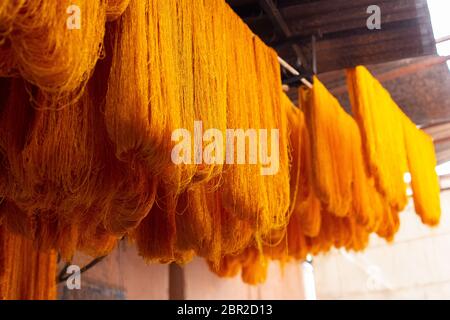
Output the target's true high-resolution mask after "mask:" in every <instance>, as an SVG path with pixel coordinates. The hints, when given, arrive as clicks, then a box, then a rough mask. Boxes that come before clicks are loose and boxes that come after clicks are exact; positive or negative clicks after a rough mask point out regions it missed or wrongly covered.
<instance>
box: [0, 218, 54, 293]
mask: <svg viewBox="0 0 450 320" xmlns="http://www.w3.org/2000/svg"><path fill="white" fill-rule="evenodd" d="M0 249H1V250H0V300H52V299H55V298H56V253H55V252H53V251H48V252H42V251H38V250H36V249H35V248H34V246H33V243H32V242H31V241H30V240H27V239H25V238H23V237H21V236H18V235H14V234H12V233H10V232H9V231H7V230H6V228H5V227H0Z"/></svg>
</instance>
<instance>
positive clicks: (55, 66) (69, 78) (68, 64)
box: [0, 0, 106, 99]
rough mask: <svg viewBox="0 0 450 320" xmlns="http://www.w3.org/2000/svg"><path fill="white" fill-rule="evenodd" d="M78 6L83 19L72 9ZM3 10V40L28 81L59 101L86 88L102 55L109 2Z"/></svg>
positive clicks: (10, 5) (81, 0)
mask: <svg viewBox="0 0 450 320" xmlns="http://www.w3.org/2000/svg"><path fill="white" fill-rule="evenodd" d="M74 6H77V7H76V8H79V13H82V18H81V17H77V13H76V10H69V9H71V8H72V9H73V8H74ZM0 10H1V9H0ZM1 11H3V13H1ZM1 11H0V16H1V15H2V14H3V15H4V17H6V19H5V20H3V19H0V21H4V23H5V24H6V25H5V26H2V27H3V28H6V32H5V34H4V37H5V38H6V39H8V40H9V41H10V42H11V48H12V50H11V54H12V55H13V56H14V60H15V63H16V67H17V69H18V71H19V73H20V75H21V76H22V77H23V78H24V79H26V80H27V81H29V82H31V83H33V84H35V85H37V86H38V87H39V88H40V89H41V90H42V91H43V92H44V93H45V94H51V95H52V96H53V97H54V98H56V99H59V98H61V97H62V98H65V97H67V94H72V93H73V92H74V91H79V90H81V89H82V87H83V84H85V83H86V82H87V80H88V79H89V77H90V75H91V72H92V70H93V68H94V66H95V63H96V62H97V59H98V57H99V55H100V53H101V44H102V40H103V35H104V30H105V19H106V17H105V3H104V1H90V0H74V1H72V0H70V1H69V0H62V1H57V2H55V1H53V0H36V1H11V0H7V1H6V4H5V7H4V8H3V10H1ZM77 19H81V20H80V21H81V24H80V25H79V26H78V24H77ZM72 24H73V25H72ZM78 27H79V29H78Z"/></svg>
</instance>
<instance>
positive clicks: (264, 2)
mask: <svg viewBox="0 0 450 320" xmlns="http://www.w3.org/2000/svg"><path fill="white" fill-rule="evenodd" d="M258 3H259V5H260V7H261V9H263V11H264V12H265V13H266V15H267V17H268V18H269V19H270V21H271V22H272V25H273V26H274V28H275V30H276V31H277V33H278V34H279V35H280V36H281V37H282V38H283V39H287V38H290V37H292V36H293V34H292V32H291V29H290V28H289V26H288V25H287V23H286V21H285V20H284V18H283V16H282V15H281V13H280V11H279V10H278V8H277V6H276V5H275V3H274V2H273V0H258ZM291 47H292V49H293V50H294V52H295V55H296V56H297V59H298V60H300V61H298V62H300V63H301V64H303V65H304V66H305V67H306V66H307V65H308V63H307V61H306V58H305V56H304V55H303V53H302V50H301V48H300V46H299V45H297V44H292V45H291Z"/></svg>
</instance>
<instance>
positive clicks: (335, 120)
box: [304, 77, 353, 217]
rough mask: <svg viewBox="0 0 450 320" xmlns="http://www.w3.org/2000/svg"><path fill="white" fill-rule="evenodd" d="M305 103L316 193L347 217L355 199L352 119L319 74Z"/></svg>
mask: <svg viewBox="0 0 450 320" xmlns="http://www.w3.org/2000/svg"><path fill="white" fill-rule="evenodd" d="M306 94H307V95H308V94H309V95H310V96H309V97H308V98H307V99H306V100H307V102H306V103H305V104H304V110H305V117H306V123H307V125H308V130H309V134H310V141H311V157H312V162H311V164H312V172H313V183H314V186H315V190H316V192H317V196H318V197H319V198H320V200H321V201H322V203H323V204H324V206H325V209H326V210H327V211H329V212H330V213H332V214H334V215H336V216H338V217H345V216H348V215H349V213H350V207H351V201H352V196H351V195H352V159H351V157H352V148H353V145H352V144H351V143H352V138H351V136H352V132H351V131H350V130H349V129H348V128H349V126H350V125H351V122H352V121H353V119H352V118H351V117H350V116H349V115H348V114H346V112H345V111H344V110H343V109H342V108H341V106H340V105H339V102H338V101H337V100H336V99H335V98H334V97H333V96H332V95H331V94H330V93H329V92H328V91H327V89H326V88H325V87H324V86H323V84H322V83H321V82H320V81H319V79H318V78H317V77H315V78H314V88H313V89H312V90H311V91H309V92H308V93H306Z"/></svg>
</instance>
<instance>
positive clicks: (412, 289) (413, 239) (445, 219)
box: [314, 191, 450, 299]
mask: <svg viewBox="0 0 450 320" xmlns="http://www.w3.org/2000/svg"><path fill="white" fill-rule="evenodd" d="M441 204H442V210H443V212H442V220H441V225H440V226H439V227H437V228H428V227H426V226H423V225H422V224H421V223H420V220H419V218H418V217H417V216H416V214H415V213H414V208H413V206H412V204H410V205H409V206H408V208H407V210H406V211H405V212H404V213H402V214H401V227H400V231H399V234H398V235H397V236H396V239H395V241H394V243H393V244H387V243H386V242H385V241H384V240H381V239H379V238H376V237H373V239H372V243H371V245H370V247H369V248H368V249H367V250H366V251H365V252H364V253H357V254H355V253H344V252H340V251H333V252H332V253H330V254H328V255H326V256H320V257H317V258H315V259H314V269H315V278H316V287H317V297H318V299H450V192H448V191H447V192H444V193H442V195H441Z"/></svg>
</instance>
